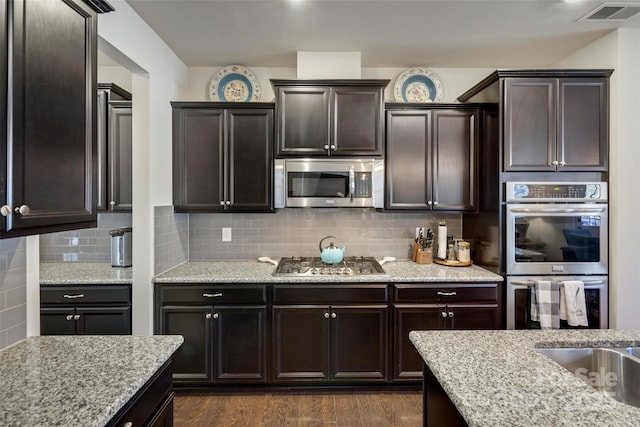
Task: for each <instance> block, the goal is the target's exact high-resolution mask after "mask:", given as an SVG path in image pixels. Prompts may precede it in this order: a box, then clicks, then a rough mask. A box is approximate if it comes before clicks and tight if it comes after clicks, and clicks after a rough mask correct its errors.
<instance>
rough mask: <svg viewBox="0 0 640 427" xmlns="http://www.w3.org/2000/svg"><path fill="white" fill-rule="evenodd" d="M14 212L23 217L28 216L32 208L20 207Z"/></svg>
mask: <svg viewBox="0 0 640 427" xmlns="http://www.w3.org/2000/svg"><path fill="white" fill-rule="evenodd" d="M13 211H14V212H15V213H17V214H20V215H22V216H27V215H29V214H30V213H31V208H30V207H29V206H27V205H21V206H20V207H17V208H15V209H14V210H13Z"/></svg>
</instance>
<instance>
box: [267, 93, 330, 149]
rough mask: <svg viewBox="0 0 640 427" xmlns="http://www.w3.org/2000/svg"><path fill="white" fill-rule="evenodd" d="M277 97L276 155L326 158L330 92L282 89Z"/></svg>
mask: <svg viewBox="0 0 640 427" xmlns="http://www.w3.org/2000/svg"><path fill="white" fill-rule="evenodd" d="M277 97H278V101H277V105H278V107H277V108H278V109H277V123H276V135H277V137H276V139H277V141H278V143H277V155H278V156H287V155H293V156H311V155H327V154H328V153H329V88H328V87H322V86H315V87H313V86H312V87H282V88H279V89H278V91H277ZM325 147H326V148H325Z"/></svg>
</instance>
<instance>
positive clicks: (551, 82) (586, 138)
mask: <svg viewBox="0 0 640 427" xmlns="http://www.w3.org/2000/svg"><path fill="white" fill-rule="evenodd" d="M504 85H505V89H504V91H505V92H504V105H505V108H504V147H505V164H504V169H505V171H556V170H557V171H581V170H591V171H598V170H600V171H604V170H606V168H607V138H608V116H607V110H608V108H607V103H608V99H609V94H608V84H607V79H606V78H589V79H584V78H506V79H505V81H504Z"/></svg>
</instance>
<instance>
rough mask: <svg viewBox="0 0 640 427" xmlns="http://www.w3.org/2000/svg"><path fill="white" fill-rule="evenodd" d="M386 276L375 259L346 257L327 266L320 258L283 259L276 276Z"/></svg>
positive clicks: (275, 273)
mask: <svg viewBox="0 0 640 427" xmlns="http://www.w3.org/2000/svg"><path fill="white" fill-rule="evenodd" d="M374 274H386V273H385V271H384V270H383V269H382V266H381V265H380V263H379V262H378V261H376V259H375V258H373V257H355V256H353V257H345V258H344V259H343V260H342V262H339V263H336V264H326V263H324V262H322V259H320V257H289V258H281V259H280V262H279V263H278V267H277V268H276V270H275V272H274V273H273V275H274V276H324V275H335V276H361V275H374Z"/></svg>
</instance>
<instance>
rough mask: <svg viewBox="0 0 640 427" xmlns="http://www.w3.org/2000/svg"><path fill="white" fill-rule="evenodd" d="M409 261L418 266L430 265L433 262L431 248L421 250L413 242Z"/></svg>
mask: <svg viewBox="0 0 640 427" xmlns="http://www.w3.org/2000/svg"><path fill="white" fill-rule="evenodd" d="M411 259H412V260H413V261H414V262H416V263H418V264H431V263H432V262H433V248H429V249H427V250H422V248H421V247H420V245H419V244H417V243H415V242H414V244H413V254H412V258H411Z"/></svg>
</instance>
